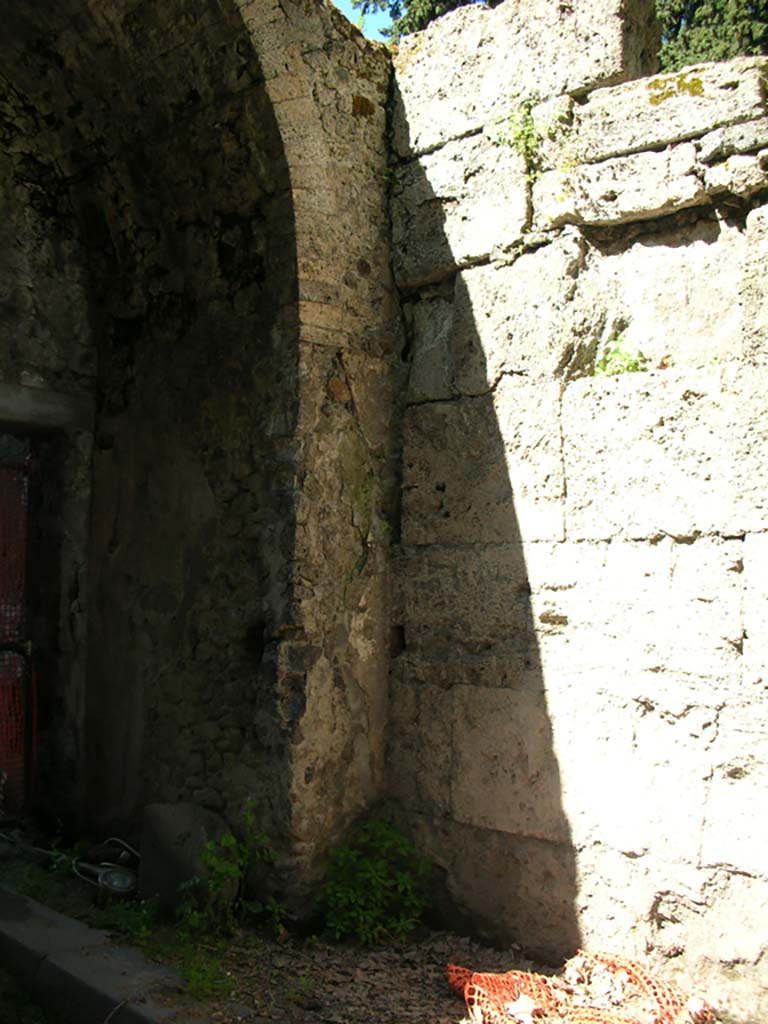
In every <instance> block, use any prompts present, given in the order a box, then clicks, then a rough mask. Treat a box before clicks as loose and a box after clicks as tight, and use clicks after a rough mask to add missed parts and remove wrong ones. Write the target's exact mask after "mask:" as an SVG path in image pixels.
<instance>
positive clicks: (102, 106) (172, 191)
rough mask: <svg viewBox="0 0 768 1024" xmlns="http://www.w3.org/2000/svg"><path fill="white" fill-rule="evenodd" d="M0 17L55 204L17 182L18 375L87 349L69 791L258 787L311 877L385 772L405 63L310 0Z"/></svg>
mask: <svg viewBox="0 0 768 1024" xmlns="http://www.w3.org/2000/svg"><path fill="white" fill-rule="evenodd" d="M2 6H3V10H2V13H3V17H4V24H5V32H4V37H3V43H2V46H0V51H1V52H0V61H1V66H2V71H3V73H4V75H5V76H6V79H7V80H8V81H9V83H10V84H9V88H8V90H7V103H6V109H5V118H6V122H5V123H6V125H7V133H6V143H7V144H6V151H7V153H8V154H9V159H15V154H16V153H17V151H23V152H24V153H27V152H28V153H31V154H32V156H33V158H34V160H33V161H32V163H31V164H30V165H31V166H32V167H33V169H35V173H36V174H38V176H39V175H40V174H41V173H42V172H40V171H38V170H37V168H38V167H42V168H44V169H45V172H46V174H47V175H48V177H47V178H46V179H45V181H46V182H48V181H49V179H50V181H51V182H52V183H53V187H55V191H56V194H57V195H60V196H61V197H62V200H61V208H62V209H65V212H66V216H65V215H64V213H61V212H60V211H59V210H56V211H55V212H56V216H55V217H54V216H51V217H49V218H48V219H47V220H45V222H44V223H43V224H42V227H41V228H40V230H37V228H36V229H35V231H30V232H29V233H28V235H26V236H25V235H23V233H20V232H19V230H17V228H16V225H17V224H26V223H31V222H32V221H34V223H35V224H37V223H38V222H37V221H35V220H34V218H35V217H36V216H37V213H36V212H35V211H36V210H38V207H37V206H35V205H34V203H33V202H32V198H30V197H29V196H27V195H22V194H21V192H20V191H19V190H18V188H17V190H16V192H15V193H13V195H11V197H10V210H11V215H10V217H9V219H8V220H7V221H6V222H5V225H4V227H5V228H6V229H7V232H6V233H10V234H11V235H12V241H13V246H11V247H10V249H9V250H8V251H9V252H12V253H13V254H14V255H12V256H8V257H7V259H6V257H5V254H4V257H3V258H4V261H5V262H4V264H3V268H2V271H3V274H2V276H3V278H4V281H3V288H4V291H7V292H8V294H11V295H13V296H16V294H17V292H18V294H19V295H21V296H22V297H23V300H24V301H23V302H22V301H21V299H19V301H18V302H16V301H15V299H14V303H15V304H14V306H13V308H12V309H10V311H9V319H10V321H11V322H12V324H13V327H14V330H15V331H16V334H15V337H18V338H19V339H20V340H21V341H23V342H24V343H23V345H21V344H20V345H19V346H17V349H4V350H3V358H5V360H6V361H5V362H4V363H3V371H4V372H5V371H6V370H7V372H8V373H10V374H17V373H20V372H22V371H23V372H27V370H29V372H33V373H42V372H43V371H44V370H45V368H46V366H47V364H46V360H48V362H50V363H53V361H55V359H58V362H57V363H56V364H55V365H56V367H57V373H59V369H58V367H59V365H60V366H61V367H62V369H61V372H60V373H59V376H61V377H62V379H63V378H65V377H66V378H67V379H70V378H71V379H72V380H75V379H77V381H78V382H79V381H80V379H81V377H82V375H83V374H84V373H90V374H91V377H92V376H93V366H94V363H95V362H97V363H98V373H97V376H96V379H95V382H94V381H92V380H91V379H90V378H89V382H88V383H89V386H91V385H92V386H93V389H94V392H95V395H96V399H97V410H96V429H95V439H96V444H95V454H94V457H93V473H92V476H93V507H92V517H91V518H92V530H91V548H90V596H91V601H90V609H91V614H90V620H89V658H88V674H87V689H86V693H85V695H84V697H85V699H84V709H81V710H82V714H81V722H80V736H79V739H80V740H81V742H83V743H84V746H85V748H86V752H85V756H84V757H83V756H81V757H80V759H79V766H80V768H81V770H82V769H83V764H84V765H85V770H84V774H85V788H86V795H85V800H84V804H83V807H84V810H85V811H86V813H87V815H88V816H89V817H90V819H91V820H95V821H96V822H98V823H100V824H104V825H106V823H107V822H110V823H114V822H118V821H119V822H122V823H123V824H124V826H125V827H129V826H131V825H134V824H135V823H136V822H137V819H138V815H139V814H140V811H141V808H142V806H143V805H144V804H145V803H146V802H148V801H152V800H164V801H175V800H178V799H192V800H195V801H197V802H199V803H202V804H204V805H206V806H208V807H212V808H215V809H217V810H220V811H222V812H224V813H225V814H226V815H227V816H228V818H229V819H230V822H231V823H232V824H233V825H234V826H235V827H236V825H237V820H238V816H239V814H240V812H241V809H242V804H243V801H244V800H245V799H246V798H249V797H250V798H253V799H255V801H256V807H257V812H258V816H259V821H260V825H261V826H262V827H264V828H265V829H266V830H267V831H269V832H270V834H271V835H272V836H273V839H274V842H275V845H276V846H277V847H278V848H279V849H280V851H281V852H282V853H283V854H284V857H283V860H282V861H281V863H282V866H283V867H284V868H285V869H286V871H287V872H288V871H290V875H291V880H292V882H293V884H294V888H295V887H296V886H297V885H299V883H300V882H301V879H302V878H303V877H304V876H305V875H309V874H311V870H312V865H313V863H314V859H315V858H316V855H317V854H318V852H319V851H321V850H322V849H323V848H324V847H325V845H327V842H328V841H329V839H330V837H331V836H332V835H334V834H338V833H339V832H340V830H341V829H342V828H343V826H344V824H345V822H347V821H348V820H349V819H350V817H351V816H353V815H354V814H356V813H357V812H358V811H359V810H360V809H361V808H362V807H364V806H367V805H368V804H369V803H370V802H371V801H372V800H374V799H375V798H376V797H378V796H379V795H380V793H381V791H382V787H383V783H384V774H383V772H384V736H385V715H386V688H387V669H388V634H387V624H388V619H387V601H388V592H387V586H386V580H385V569H386V565H387V550H388V544H389V537H388V526H387V521H388V519H389V518H391V514H392V508H391V506H392V497H393V493H394V492H393V480H394V473H395V464H394V458H393V440H392V439H393V430H394V427H395V423H394V421H393V419H392V418H391V417H390V416H389V415H388V412H389V409H390V407H391V405H392V401H393V398H392V392H393V387H394V377H395V375H396V372H397V368H398V367H399V364H400V347H401V345H400V339H399V320H398V318H397V316H396V312H397V310H396V303H395V301H394V294H393V291H392V288H391V285H390V278H389V253H388V215H387V210H386V201H385V200H386V173H385V172H386V165H387V152H386V147H385V106H386V99H387V89H388V83H389V78H390V64H389V61H388V58H387V56H386V54H385V52H384V51H383V49H382V48H380V47H379V48H377V47H375V46H373V45H371V44H368V43H366V42H365V41H364V40H363V39H362V37H361V36H360V34H359V33H358V32H357V31H356V30H354V29H352V27H351V26H349V25H348V23H347V22H346V21H345V20H344V19H343V18H342V17H341V16H340V15H339V14H338V13H337V12H335V11H333V10H332V9H330V8H326V7H324V6H319V7H318V6H316V5H314V4H304V3H297V4H288V5H286V4H274V5H273V4H270V3H267V2H256V3H242V4H238V3H234V2H227V3H223V4H210V3H209V2H208V0H192V2H189V0H185V2H184V3H183V4H181V3H169V4H162V5H157V6H156V7H152V8H148V7H147V6H146V5H141V6H138V5H136V4H135V3H131V2H128V0H126V2H124V3H122V2H121V3H118V4H112V3H110V4H102V3H98V2H93V3H87V2H86V3H84V2H80V0H69V2H67V3H64V4H61V5H58V6H57V7H56V9H55V10H49V9H47V8H46V9H44V10H39V9H37V8H36V7H35V6H34V5H28V7H27V8H24V7H19V6H18V5H13V4H10V3H9V4H4V5H2ZM14 147H15V148H14ZM30 160H32V158H30ZM26 180H27V179H23V181H26ZM30 187H31V186H30ZM33 198H34V197H33ZM30 207H31V209H30ZM38 219H39V218H38ZM62 240H63V241H62ZM67 246H69V248H67ZM14 247H15V248H14ZM49 252H50V253H54V254H55V255H56V259H57V260H58V263H57V264H56V269H57V272H59V271H60V273H61V279H60V280H59V278H56V282H55V287H53V286H52V285H51V277H52V275H51V273H48V265H49V263H50V262H51V259H52V258H53V257H49V256H48V255H47V254H48V253H49ZM17 265H18V266H19V267H21V266H22V265H23V267H26V268H31V270H29V272H28V273H27V271H26V270H25V271H24V273H25V274H26V277H25V278H24V280H23V282H22V285H21V286H20V287H17V284H18V282H19V281H21V277H22V275H21V271H19V272H17ZM6 282H7V283H6ZM67 283H71V289H69V290H68V289H67V287H66V284H67ZM49 298H50V300H51V301H50V302H49V301H47V300H48V299H49ZM59 306H61V309H59V308H58V307H59ZM51 325H52V326H51ZM45 331H48V334H46V335H45V337H46V338H47V337H48V335H50V336H51V338H52V339H53V340H52V341H51V342H50V344H48V343H46V345H47V347H46V348H45V351H44V353H43V354H42V355H40V357H39V358H38V354H37V349H35V348H34V345H32V344H31V343H28V342H27V339H28V338H29V339H33V340H34V339H35V338H37V337H38V336H40V335H42V334H44V333H45ZM39 347H40V346H39ZM41 352H42V348H41ZM49 356H50V358H49ZM24 360H27V361H28V362H29V363H30V366H29V367H27V365H26V363H25V362H24ZM81 364H82V365H81ZM77 374H80V377H77ZM67 375H69V376H68V377H67ZM46 508H48V510H49V511H50V501H48V505H47V506H46ZM49 518H50V517H49ZM45 520H46V517H45V516H43V521H45ZM77 595H78V591H77V590H76V589H75V590H73V591H71V592H70V597H71V599H72V600H73V601H75V600H77ZM83 716H84V720H83Z"/></svg>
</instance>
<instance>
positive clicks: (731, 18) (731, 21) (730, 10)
mask: <svg viewBox="0 0 768 1024" xmlns="http://www.w3.org/2000/svg"><path fill="white" fill-rule="evenodd" d="M656 13H657V15H658V18H659V21H660V23H661V37H662V44H661V50H660V51H659V60H660V62H661V68H662V71H677V69H678V68H682V67H685V65H686V64H696V63H697V62H698V61H704V60H727V59H728V58H729V57H738V56H739V55H741V54H760V53H768V0H656Z"/></svg>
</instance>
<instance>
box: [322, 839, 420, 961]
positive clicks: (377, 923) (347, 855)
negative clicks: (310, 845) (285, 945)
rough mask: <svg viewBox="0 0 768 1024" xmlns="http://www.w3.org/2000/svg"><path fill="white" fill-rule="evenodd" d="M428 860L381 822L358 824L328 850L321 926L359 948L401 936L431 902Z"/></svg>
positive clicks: (409, 929) (411, 926) (334, 935)
mask: <svg viewBox="0 0 768 1024" xmlns="http://www.w3.org/2000/svg"><path fill="white" fill-rule="evenodd" d="M431 872H432V866H431V864H430V862H429V861H428V860H427V859H426V858H425V857H422V856H420V855H419V854H418V853H417V852H416V850H415V848H414V847H413V845H412V844H411V843H410V841H409V840H408V839H406V837H405V836H403V835H401V833H400V832H398V831H397V830H396V829H395V828H393V827H392V826H391V825H389V824H387V823H386V822H384V821H370V822H367V823H365V824H363V825H360V826H358V827H357V828H356V829H354V830H353V832H352V834H351V835H350V838H349V841H348V842H347V843H346V844H344V845H343V846H338V847H335V848H334V849H333V850H332V851H331V855H330V865H329V868H328V872H327V874H326V877H325V881H324V883H323V886H322V889H321V891H320V905H321V907H322V910H323V913H324V916H325V927H326V928H327V930H328V931H329V932H330V934H331V935H332V936H333V937H334V938H335V939H337V940H340V939H353V940H356V941H358V942H361V943H363V944H366V945H368V944H371V943H376V942H382V941H385V940H387V939H391V938H398V939H400V938H404V937H405V936H406V935H408V934H409V932H411V931H412V930H413V928H414V927H415V926H416V924H417V923H418V921H419V918H420V917H421V915H422V913H423V912H424V911H425V910H426V908H427V905H428V903H429V882H430V877H431Z"/></svg>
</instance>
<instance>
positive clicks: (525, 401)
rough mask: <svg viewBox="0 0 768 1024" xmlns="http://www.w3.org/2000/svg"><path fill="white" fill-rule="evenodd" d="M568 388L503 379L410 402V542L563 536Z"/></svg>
mask: <svg viewBox="0 0 768 1024" xmlns="http://www.w3.org/2000/svg"><path fill="white" fill-rule="evenodd" d="M558 405H559V387H558V385H557V384H541V385H539V386H537V387H536V388H531V387H530V385H529V384H528V383H527V382H526V381H525V380H519V379H517V378H512V377H503V378H502V379H501V380H500V382H499V384H498V385H497V387H496V389H495V391H494V392H493V393H492V394H487V395H481V396H478V397H476V398H469V399H462V400H459V401H454V402H434V403H428V404H425V405H418V406H413V407H411V408H410V409H408V410H407V413H406V421H405V449H404V457H403V461H404V474H403V486H404V494H403V537H404V540H405V541H406V543H409V544H436V543H437V544H446V543H449V544H450V543H455V544H471V543H477V542H484V543H502V542H510V541H511V542H516V541H518V540H519V538H520V535H521V533H522V534H523V535H524V536H526V537H529V538H533V539H553V538H554V539H557V538H559V537H561V536H562V529H563V527H562V486H563V477H562V463H561V453H560V445H561V440H560V433H559V429H558Z"/></svg>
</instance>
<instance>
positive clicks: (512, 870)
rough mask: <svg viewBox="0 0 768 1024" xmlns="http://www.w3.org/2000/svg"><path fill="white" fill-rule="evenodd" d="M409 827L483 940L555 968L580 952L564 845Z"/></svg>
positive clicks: (435, 824)
mask: <svg viewBox="0 0 768 1024" xmlns="http://www.w3.org/2000/svg"><path fill="white" fill-rule="evenodd" d="M406 821H407V827H408V829H409V831H410V832H411V833H412V834H413V835H414V837H415V840H416V842H417V843H418V844H419V847H420V848H421V849H423V850H424V852H425V853H426V854H427V855H428V856H430V857H431V858H432V859H433V860H434V861H435V863H436V864H438V865H439V866H441V867H443V868H445V869H446V871H447V876H448V887H449V891H450V895H451V897H452V900H453V903H454V906H455V908H456V909H457V910H458V911H459V914H460V915H461V916H460V918H459V920H460V921H461V920H462V918H463V919H464V920H466V918H467V917H469V918H470V919H471V920H472V921H473V922H474V926H475V928H477V929H479V931H480V932H481V934H483V935H485V936H486V937H487V938H489V939H492V940H493V941H495V942H497V943H499V944H501V943H504V944H508V943H509V942H517V943H519V944H520V945H521V946H522V947H523V948H524V949H525V950H526V951H527V952H528V953H530V954H531V955H535V956H538V957H539V958H540V959H543V960H544V961H546V962H549V963H553V964H561V963H562V962H563V960H564V959H565V957H566V956H569V955H571V954H572V953H573V950H574V949H575V948H576V947H577V945H578V944H579V941H580V939H579V929H578V924H577V920H576V911H575V906H576V904H575V900H576V895H577V894H576V865H575V853H574V850H573V847H572V846H571V844H570V843H568V842H564V843H551V842H547V841H546V840H541V839H531V838H526V837H523V836H517V835H510V834H508V833H506V832H497V831H494V830H492V829H485V828H476V827H474V826H472V825H466V824H463V823H461V822H455V821H448V820H446V819H444V818H443V819H439V818H428V817H425V816H422V815H415V814H411V815H409V816H408V817H407V819H406Z"/></svg>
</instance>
